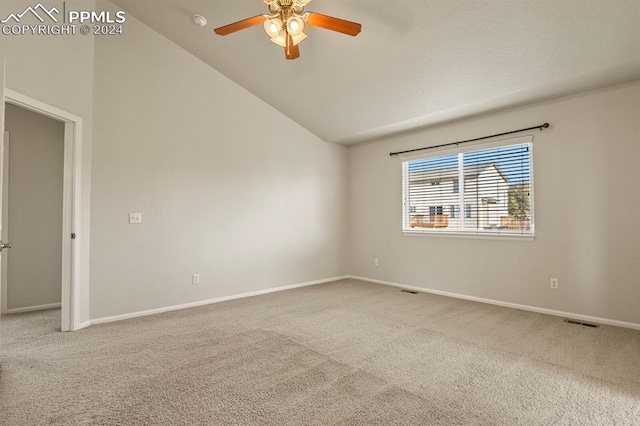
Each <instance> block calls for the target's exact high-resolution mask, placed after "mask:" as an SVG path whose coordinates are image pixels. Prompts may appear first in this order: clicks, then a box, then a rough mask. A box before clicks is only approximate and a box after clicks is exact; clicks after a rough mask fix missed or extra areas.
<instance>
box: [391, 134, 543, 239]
mask: <svg viewBox="0 0 640 426" xmlns="http://www.w3.org/2000/svg"><path fill="white" fill-rule="evenodd" d="M523 144H529V170H530V182H529V185H530V189H529V192H530V203H531V214H530V216H531V231H530V232H527V233H523V232H517V231H506V230H502V229H497V230H493V229H487V230H485V229H483V230H468V229H466V230H462V229H456V230H447V229H428V228H413V229H412V228H410V226H409V224H410V213H409V208H407V206H408V205H409V199H408V188H409V173H408V169H409V162H410V161H415V160H423V159H427V158H435V157H442V156H446V155H456V154H457V155H460V156H461V157H462V155H463V154H465V153H467V152H473V151H482V150H487V149H494V148H502V147H506V146H510V145H523ZM399 157H400V158H401V160H402V163H401V164H402V228H401V230H402V234H403V235H404V236H437V237H463V238H486V239H500V240H519V241H522V240H528V241H533V240H534V239H535V238H536V226H535V183H534V182H535V173H534V163H535V161H534V146H533V135H526V136H521V137H516V138H508V139H500V140H494V141H491V142H480V143H469V144H465V146H457V147H453V148H450V147H447V148H440V149H433V150H431V151H429V152H423V153H421V154H416V153H412V154H406V155H401V156H399ZM458 168H459V172H460V174H461V175H462V173H463V171H461V170H463V169H464V166H463V167H462V168H460V166H458ZM463 180H464V179H463ZM466 183H467V182H466V180H464V185H465V186H466ZM458 193H459V194H460V197H461V200H462V205H463V206H466V204H467V203H465V202H464V193H465V191H464V190H463V191H458ZM464 216H466V215H465V214H464V213H463V212H462V209H461V211H460V215H459V217H460V219H461V221H462V222H464V219H462V218H463V217H464Z"/></svg>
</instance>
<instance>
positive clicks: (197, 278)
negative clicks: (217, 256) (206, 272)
mask: <svg viewBox="0 0 640 426" xmlns="http://www.w3.org/2000/svg"><path fill="white" fill-rule="evenodd" d="M191 282H192V283H193V284H200V274H193V278H191Z"/></svg>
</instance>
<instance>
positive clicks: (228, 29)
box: [213, 15, 267, 36]
mask: <svg viewBox="0 0 640 426" xmlns="http://www.w3.org/2000/svg"><path fill="white" fill-rule="evenodd" d="M265 19H267V17H266V16H264V15H258V16H254V17H253V18H247V19H243V20H242V21H238V22H234V23H233V24H229V25H225V26H224V27H220V28H216V29H215V30H213V31H215V33H216V34H218V35H222V36H223V35H227V34H231V33H235V32H236V31H240V30H244V29H245V28H249V27H254V26H256V25H260V24H262V23H263V22H264V20H265Z"/></svg>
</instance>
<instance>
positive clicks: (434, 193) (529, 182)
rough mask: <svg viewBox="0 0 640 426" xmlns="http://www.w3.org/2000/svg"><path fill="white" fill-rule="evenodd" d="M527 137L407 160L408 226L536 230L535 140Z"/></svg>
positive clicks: (500, 231) (485, 230) (466, 231)
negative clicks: (492, 145)
mask: <svg viewBox="0 0 640 426" xmlns="http://www.w3.org/2000/svg"><path fill="white" fill-rule="evenodd" d="M521 140H522V139H521ZM528 140H529V142H527V143H517V144H513V142H514V141H512V142H511V144H507V145H499V146H496V147H492V148H486V149H481V150H478V149H477V146H476V147H475V148H476V150H465V151H461V152H458V153H454V154H450V155H444V156H443V155H440V156H428V157H427V156H425V157H424V158H419V159H417V160H410V161H405V162H404V163H403V196H404V221H403V223H404V225H403V230H404V231H421V232H438V233H456V234H494V235H533V230H534V226H533V225H534V223H533V217H534V216H533V170H532V144H531V142H530V138H529V139H528ZM460 181H462V185H461V182H460ZM460 188H464V190H463V191H462V193H461V191H460ZM444 206H446V207H447V208H446V209H445V208H444ZM462 211H464V215H461V214H460V212H462Z"/></svg>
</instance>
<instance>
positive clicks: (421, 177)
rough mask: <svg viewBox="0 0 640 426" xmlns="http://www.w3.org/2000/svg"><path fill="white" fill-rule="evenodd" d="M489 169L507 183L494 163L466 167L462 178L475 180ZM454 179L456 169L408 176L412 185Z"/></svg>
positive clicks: (412, 173) (416, 173)
mask: <svg viewBox="0 0 640 426" xmlns="http://www.w3.org/2000/svg"><path fill="white" fill-rule="evenodd" d="M489 167H493V168H495V169H496V171H497V172H498V173H499V174H500V176H501V177H502V179H504V181H505V182H509V179H508V178H507V176H506V175H505V174H504V173H503V172H502V170H500V167H499V166H498V165H497V164H496V163H484V164H474V165H471V166H467V167H465V168H464V178H465V180H473V179H477V178H478V176H479V175H480V174H482V172H484V171H485V170H486V169H488V168H489ZM456 179H458V169H457V168H456V167H451V168H446V169H438V170H425V171H418V172H411V173H410V174H409V182H410V183H411V184H414V185H416V184H420V183H431V182H442V181H450V180H456Z"/></svg>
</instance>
